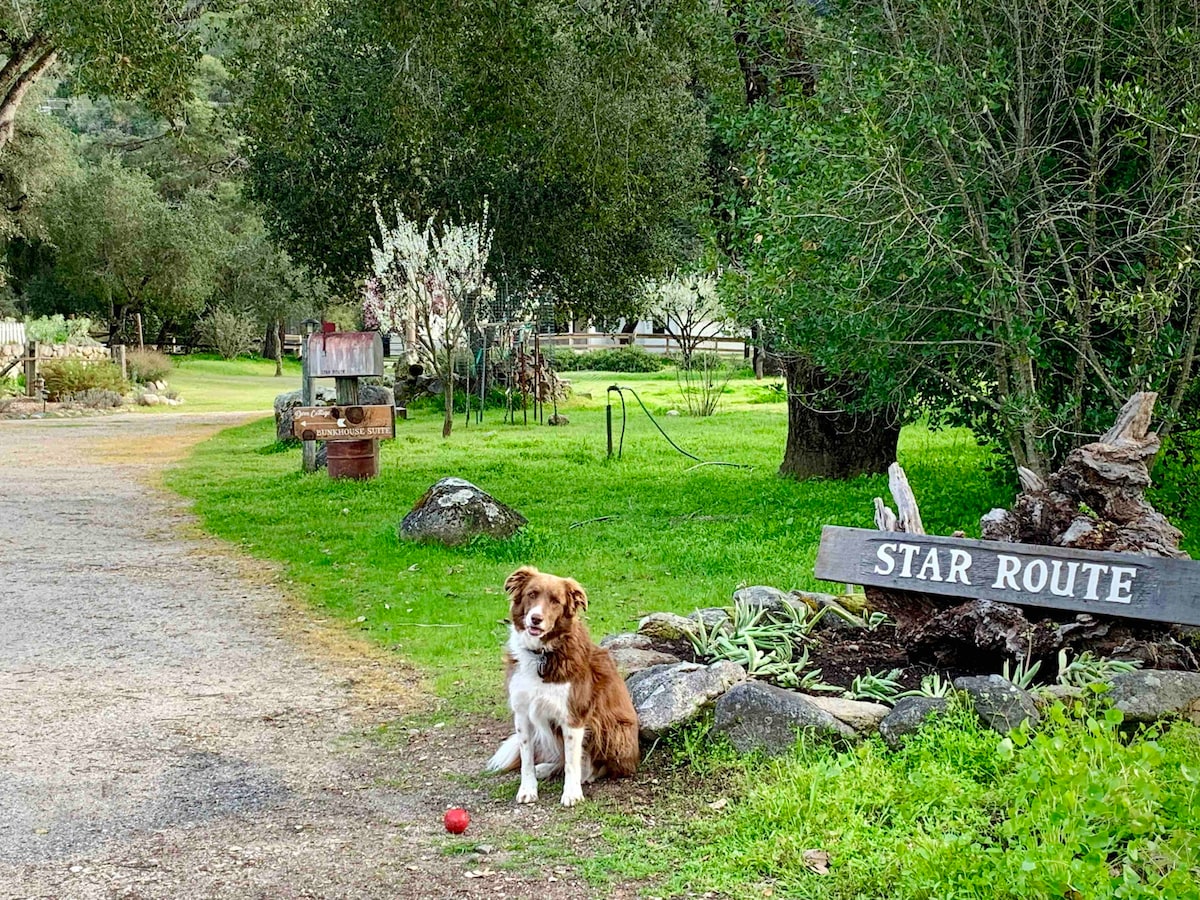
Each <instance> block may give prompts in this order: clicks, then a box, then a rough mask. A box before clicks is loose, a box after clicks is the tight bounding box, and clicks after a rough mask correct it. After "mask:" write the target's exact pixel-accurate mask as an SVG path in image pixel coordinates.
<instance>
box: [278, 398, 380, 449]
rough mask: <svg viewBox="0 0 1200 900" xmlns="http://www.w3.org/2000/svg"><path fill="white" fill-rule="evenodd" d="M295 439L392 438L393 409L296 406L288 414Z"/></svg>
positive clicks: (352, 439) (347, 439)
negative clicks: (291, 421) (290, 414)
mask: <svg viewBox="0 0 1200 900" xmlns="http://www.w3.org/2000/svg"><path fill="white" fill-rule="evenodd" d="M292 415H293V416H294V419H293V423H292V428H293V429H294V433H295V435H296V437H298V438H300V439H302V440H305V441H354V440H361V439H363V438H376V439H380V438H394V437H395V436H396V408H395V407H394V406H298V407H296V409H295V410H294V412H293V413H292Z"/></svg>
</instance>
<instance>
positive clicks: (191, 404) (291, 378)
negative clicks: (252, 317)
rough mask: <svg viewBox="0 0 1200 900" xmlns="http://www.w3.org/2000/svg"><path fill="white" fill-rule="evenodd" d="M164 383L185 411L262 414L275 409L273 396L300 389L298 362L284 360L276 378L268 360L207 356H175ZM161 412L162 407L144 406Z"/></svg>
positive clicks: (205, 354)
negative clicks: (180, 401) (280, 372)
mask: <svg viewBox="0 0 1200 900" xmlns="http://www.w3.org/2000/svg"><path fill="white" fill-rule="evenodd" d="M173 362H174V368H173V369H172V371H171V374H170V376H169V377H168V379H167V381H168V383H169V384H170V387H171V390H173V391H176V392H177V393H178V394H179V396H181V397H182V398H183V399H184V401H185V405H184V406H182V407H179V409H180V411H184V412H264V413H270V412H271V410H272V409H273V408H274V402H275V395H276V394H282V393H283V392H284V391H296V390H299V389H300V361H299V360H296V359H285V360H284V361H283V375H282V376H281V377H279V378H276V377H275V362H274V361H273V360H269V359H251V358H249V357H243V358H241V359H230V360H226V359H221V358H220V357H219V356H217V355H215V354H210V353H194V354H192V355H191V356H179V357H175V358H174V360H173ZM147 408H148V409H152V410H154V411H155V412H162V411H163V409H162V407H147Z"/></svg>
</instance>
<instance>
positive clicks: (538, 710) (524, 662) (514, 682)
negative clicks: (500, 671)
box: [508, 642, 571, 728]
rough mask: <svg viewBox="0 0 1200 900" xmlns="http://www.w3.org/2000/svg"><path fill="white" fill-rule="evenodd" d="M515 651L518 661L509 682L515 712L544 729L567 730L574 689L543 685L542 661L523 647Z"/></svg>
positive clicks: (560, 684)
mask: <svg viewBox="0 0 1200 900" xmlns="http://www.w3.org/2000/svg"><path fill="white" fill-rule="evenodd" d="M514 643H515V642H514ZM512 650H513V656H514V658H515V659H516V661H517V667H516V669H515V670H514V671H513V673H512V678H511V679H510V680H509V682H508V702H509V705H510V706H511V707H512V711H513V712H514V713H521V712H523V713H525V715H527V716H529V718H530V719H531V720H532V721H533V723H534V724H535V725H538V726H541V727H542V728H549V727H551V726H557V727H559V728H564V727H566V725H567V717H568V704H569V702H570V699H571V685H570V684H569V683H568V682H555V683H548V682H545V681H543V680H542V678H541V676H540V675H538V672H537V667H538V657H537V656H536V655H535V654H533V653H530V652H529V651H528V650H525V649H524V648H522V647H520V646H515V647H512Z"/></svg>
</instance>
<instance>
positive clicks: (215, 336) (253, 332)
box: [198, 308, 258, 359]
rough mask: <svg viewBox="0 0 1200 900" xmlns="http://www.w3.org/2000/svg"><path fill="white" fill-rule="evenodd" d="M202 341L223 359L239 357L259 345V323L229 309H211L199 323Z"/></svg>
mask: <svg viewBox="0 0 1200 900" xmlns="http://www.w3.org/2000/svg"><path fill="white" fill-rule="evenodd" d="M198 327H199V330H200V342H201V343H202V344H204V345H205V346H207V347H211V348H212V349H214V350H216V351H217V353H219V354H220V355H221V358H222V359H237V358H238V357H239V356H242V355H243V354H246V353H249V352H250V351H251V350H253V349H254V348H255V347H256V346H257V345H258V324H257V323H256V322H255V321H254V320H253V319H251V318H250V317H249V316H245V315H242V314H241V313H238V312H233V311H232V310H228V309H219V308H218V309H213V310H209V312H207V313H206V314H205V315H204V318H202V319H201V320H200V323H199V326H198Z"/></svg>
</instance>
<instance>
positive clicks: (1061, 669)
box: [1058, 648, 1142, 688]
mask: <svg viewBox="0 0 1200 900" xmlns="http://www.w3.org/2000/svg"><path fill="white" fill-rule="evenodd" d="M1068 656H1069V654H1068V653H1067V650H1066V649H1065V648H1064V649H1062V650H1060V651H1058V683H1059V684H1063V685H1067V686H1068V687H1076V688H1086V687H1088V686H1089V685H1093V684H1104V683H1107V682H1109V681H1112V679H1113V676H1114V675H1119V674H1121V673H1122V672H1132V671H1134V670H1135V669H1138V668H1140V667H1141V665H1142V663H1141V660H1137V659H1104V658H1102V657H1098V656H1096V655H1095V654H1093V653H1092V652H1091V651H1088V650H1085V651H1084V652H1083V653H1081V654H1079V655H1078V656H1077V657H1075V658H1074V659H1072V660H1070V661H1069V662H1068Z"/></svg>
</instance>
